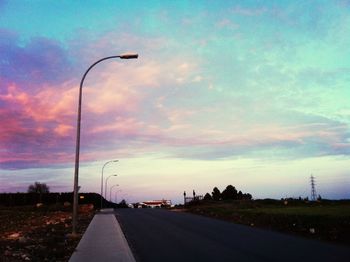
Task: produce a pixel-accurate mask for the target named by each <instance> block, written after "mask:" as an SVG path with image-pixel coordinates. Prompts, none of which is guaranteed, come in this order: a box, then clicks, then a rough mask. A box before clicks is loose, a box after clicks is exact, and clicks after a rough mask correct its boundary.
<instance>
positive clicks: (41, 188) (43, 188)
mask: <svg viewBox="0 0 350 262" xmlns="http://www.w3.org/2000/svg"><path fill="white" fill-rule="evenodd" d="M28 193H39V194H45V193H50V188H49V187H48V186H47V185H46V184H45V183H40V182H35V183H34V184H33V185H29V187H28Z"/></svg>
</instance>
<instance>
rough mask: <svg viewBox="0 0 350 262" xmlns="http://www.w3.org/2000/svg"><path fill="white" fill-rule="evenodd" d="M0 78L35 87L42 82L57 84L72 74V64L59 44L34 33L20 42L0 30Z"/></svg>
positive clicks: (16, 36) (9, 33)
mask: <svg viewBox="0 0 350 262" xmlns="http://www.w3.org/2000/svg"><path fill="white" fill-rule="evenodd" d="M0 53H1V60H0V79H2V80H3V81H13V80H15V82H17V83H22V84H25V85H30V88H31V89H35V88H39V87H40V85H42V83H48V84H57V83H60V82H62V81H65V80H67V79H69V78H70V77H72V74H73V70H72V69H73V67H72V61H70V58H69V55H68V53H67V52H66V50H65V49H64V48H63V47H62V45H61V44H60V43H59V42H57V41H55V40H50V39H48V38H43V37H35V38H31V39H30V41H29V42H27V43H23V42H22V41H21V40H20V38H19V37H18V35H17V34H16V33H14V32H12V31H7V30H3V29H2V30H0Z"/></svg>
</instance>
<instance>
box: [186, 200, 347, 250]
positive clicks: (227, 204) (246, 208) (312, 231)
mask: <svg viewBox="0 0 350 262" xmlns="http://www.w3.org/2000/svg"><path fill="white" fill-rule="evenodd" d="M186 210H187V211H188V212H192V213H196V214H200V215H205V216H210V217H214V218H218V219H224V220H228V221H231V222H235V223H239V224H244V225H248V226H253V227H260V228H265V229H269V230H276V231H281V232H287V233H291V234H296V235H301V236H304V237H309V238H315V239H319V240H324V241H331V242H334V243H339V244H343V245H350V201H321V202H305V201H287V202H285V201H277V200H255V201H208V202H200V203H197V204H193V205H189V206H188V207H187V208H186Z"/></svg>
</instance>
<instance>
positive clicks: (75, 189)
mask: <svg viewBox="0 0 350 262" xmlns="http://www.w3.org/2000/svg"><path fill="white" fill-rule="evenodd" d="M138 56H139V55H138V54H123V55H115V56H108V57H104V58H101V59H100V60H98V61H96V62H95V63H93V64H92V65H91V66H90V67H89V68H88V69H87V70H86V71H85V73H84V75H83V77H82V79H81V81H80V87H79V103H78V119H77V140H76V146H75V168H74V185H73V192H74V194H73V215H72V217H73V221H72V235H76V228H77V217H78V179H79V152H80V123H81V103H82V91H83V84H84V80H85V77H86V75H87V74H88V73H89V71H90V70H91V69H92V68H93V67H94V66H95V65H97V64H98V63H100V62H102V61H104V60H107V59H112V58H120V59H137V58H138Z"/></svg>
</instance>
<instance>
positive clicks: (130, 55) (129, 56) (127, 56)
mask: <svg viewBox="0 0 350 262" xmlns="http://www.w3.org/2000/svg"><path fill="white" fill-rule="evenodd" d="M119 57H120V59H137V58H138V57H139V55H138V54H136V53H126V54H122V55H120V56H119Z"/></svg>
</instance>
